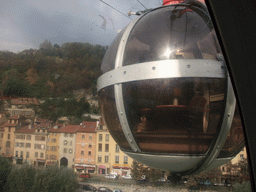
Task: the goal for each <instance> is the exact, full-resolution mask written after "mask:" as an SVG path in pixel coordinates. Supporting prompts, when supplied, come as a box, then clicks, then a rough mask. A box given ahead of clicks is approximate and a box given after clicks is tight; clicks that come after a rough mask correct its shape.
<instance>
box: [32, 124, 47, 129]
mask: <svg viewBox="0 0 256 192" xmlns="http://www.w3.org/2000/svg"><path fill="white" fill-rule="evenodd" d="M33 128H36V129H40V128H46V129H50V128H51V122H43V123H41V124H38V125H34V126H33Z"/></svg>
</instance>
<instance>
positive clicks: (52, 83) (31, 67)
mask: <svg viewBox="0 0 256 192" xmlns="http://www.w3.org/2000/svg"><path fill="white" fill-rule="evenodd" d="M106 49H107V47H106V46H101V45H91V44H89V43H78V42H73V43H64V44H62V45H61V46H60V45H58V44H54V45H52V44H51V42H49V41H47V40H46V41H44V42H43V43H42V44H40V48H39V49H29V50H24V51H22V52H20V53H18V54H16V53H12V52H8V51H0V94H1V96H2V97H3V96H4V97H36V98H38V99H46V98H49V97H68V96H70V95H71V94H72V92H73V91H74V90H79V89H86V90H91V92H92V93H93V94H96V81H97V79H98V77H99V76H100V75H101V71H100V66H101V61H102V59H103V56H104V54H105V52H106Z"/></svg>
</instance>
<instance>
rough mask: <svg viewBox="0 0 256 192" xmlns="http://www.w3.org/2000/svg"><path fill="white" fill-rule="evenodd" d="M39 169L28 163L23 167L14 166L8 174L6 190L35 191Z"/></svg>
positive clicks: (17, 191)
mask: <svg viewBox="0 0 256 192" xmlns="http://www.w3.org/2000/svg"><path fill="white" fill-rule="evenodd" d="M36 175H37V170H36V169H35V168H34V167H32V166H29V165H27V164H23V165H22V167H21V168H17V167H15V168H13V169H12V171H11V173H10V174H9V176H8V180H7V185H6V187H5V191H8V192H30V191H33V187H34V184H35V178H36Z"/></svg>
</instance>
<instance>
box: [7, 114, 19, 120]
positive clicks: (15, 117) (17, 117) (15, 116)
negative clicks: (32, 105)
mask: <svg viewBox="0 0 256 192" xmlns="http://www.w3.org/2000/svg"><path fill="white" fill-rule="evenodd" d="M9 119H19V116H18V115H14V116H11V117H9Z"/></svg>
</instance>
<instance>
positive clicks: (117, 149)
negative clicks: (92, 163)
mask: <svg viewBox="0 0 256 192" xmlns="http://www.w3.org/2000/svg"><path fill="white" fill-rule="evenodd" d="M119 150H120V148H119V145H117V144H116V153H119Z"/></svg>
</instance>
